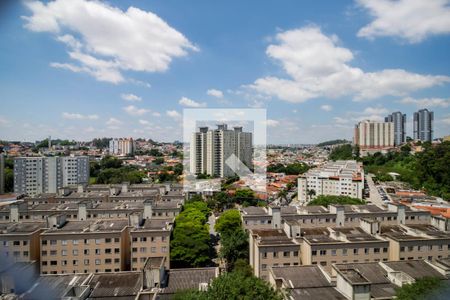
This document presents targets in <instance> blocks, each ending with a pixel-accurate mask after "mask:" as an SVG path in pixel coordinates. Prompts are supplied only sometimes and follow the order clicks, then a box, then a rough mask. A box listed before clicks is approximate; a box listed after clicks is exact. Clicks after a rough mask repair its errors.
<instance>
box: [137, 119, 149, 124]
mask: <svg viewBox="0 0 450 300" xmlns="http://www.w3.org/2000/svg"><path fill="white" fill-rule="evenodd" d="M139 124H141V125H149V124H150V122H149V121H147V120H139Z"/></svg>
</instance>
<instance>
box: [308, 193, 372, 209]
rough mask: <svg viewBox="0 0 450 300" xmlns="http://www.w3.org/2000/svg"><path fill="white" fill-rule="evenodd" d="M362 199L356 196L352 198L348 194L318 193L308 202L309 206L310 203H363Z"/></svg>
mask: <svg viewBox="0 0 450 300" xmlns="http://www.w3.org/2000/svg"><path fill="white" fill-rule="evenodd" d="M364 203H365V202H364V200H361V199H358V198H352V197H348V196H332V195H319V196H317V197H316V198H315V199H314V200H312V201H310V202H308V205H309V206H312V205H322V206H328V205H330V204H353V205H361V204H364Z"/></svg>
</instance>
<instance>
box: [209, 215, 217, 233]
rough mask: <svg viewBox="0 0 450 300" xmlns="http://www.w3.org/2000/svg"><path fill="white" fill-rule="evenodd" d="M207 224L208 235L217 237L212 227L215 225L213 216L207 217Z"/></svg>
mask: <svg viewBox="0 0 450 300" xmlns="http://www.w3.org/2000/svg"><path fill="white" fill-rule="evenodd" d="M208 223H209V234H212V235H217V232H216V230H215V229H214V226H215V225H216V217H215V216H214V214H211V215H210V216H209V218H208Z"/></svg>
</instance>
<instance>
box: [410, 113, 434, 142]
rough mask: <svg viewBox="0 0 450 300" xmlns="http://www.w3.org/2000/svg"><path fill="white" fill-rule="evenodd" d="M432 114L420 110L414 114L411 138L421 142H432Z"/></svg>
mask: <svg viewBox="0 0 450 300" xmlns="http://www.w3.org/2000/svg"><path fill="white" fill-rule="evenodd" d="M433 121H434V113H433V112H432V111H428V109H421V110H419V111H418V112H415V113H414V118H413V138H414V139H415V140H420V141H423V142H431V141H432V140H433Z"/></svg>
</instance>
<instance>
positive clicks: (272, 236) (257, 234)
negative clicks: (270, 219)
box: [249, 229, 300, 279]
mask: <svg viewBox="0 0 450 300" xmlns="http://www.w3.org/2000/svg"><path fill="white" fill-rule="evenodd" d="M249 247H250V266H252V268H253V271H254V275H255V276H257V277H259V278H262V279H268V274H269V273H268V271H269V267H273V266H296V265H299V264H300V254H299V253H300V252H299V251H300V245H299V244H298V243H297V242H296V241H294V240H292V239H290V238H288V237H287V236H286V234H285V233H284V231H283V230H281V229H261V230H258V229H254V230H250V238H249Z"/></svg>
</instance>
